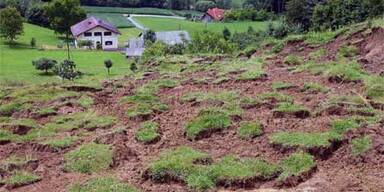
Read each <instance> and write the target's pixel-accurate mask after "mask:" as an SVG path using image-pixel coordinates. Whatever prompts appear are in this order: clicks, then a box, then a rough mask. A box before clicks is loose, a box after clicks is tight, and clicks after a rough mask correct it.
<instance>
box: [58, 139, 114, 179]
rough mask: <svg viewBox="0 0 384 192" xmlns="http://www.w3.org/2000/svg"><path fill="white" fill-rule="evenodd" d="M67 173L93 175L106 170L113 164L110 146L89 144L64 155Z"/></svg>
mask: <svg viewBox="0 0 384 192" xmlns="http://www.w3.org/2000/svg"><path fill="white" fill-rule="evenodd" d="M64 160H65V164H64V168H65V170H67V171H73V172H80V173H93V172H99V171H103V170H106V169H107V168H108V167H109V165H110V164H111V163H112V150H111V149H110V146H109V145H103V144H96V143H88V144H83V145H81V146H80V147H79V148H77V149H75V150H72V151H70V152H68V153H67V154H65V155H64Z"/></svg>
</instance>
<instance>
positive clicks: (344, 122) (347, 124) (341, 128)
mask: <svg viewBox="0 0 384 192" xmlns="http://www.w3.org/2000/svg"><path fill="white" fill-rule="evenodd" d="M331 127H332V131H334V132H335V133H337V134H344V133H346V132H347V131H349V130H352V129H357V128H359V127H360V124H359V123H358V122H357V121H356V120H355V119H353V118H347V119H337V120H333V121H332V122H331Z"/></svg>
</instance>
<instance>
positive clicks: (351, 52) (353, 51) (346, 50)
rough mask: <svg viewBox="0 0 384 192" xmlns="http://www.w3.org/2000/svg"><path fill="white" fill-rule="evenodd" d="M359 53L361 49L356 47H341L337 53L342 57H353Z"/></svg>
mask: <svg viewBox="0 0 384 192" xmlns="http://www.w3.org/2000/svg"><path fill="white" fill-rule="evenodd" d="M358 53H359V49H358V48H357V47H355V46H352V45H350V46H346V45H344V46H341V47H340V48H339V50H338V52H337V54H338V55H339V56H342V57H353V56H356V55H357V54H358Z"/></svg>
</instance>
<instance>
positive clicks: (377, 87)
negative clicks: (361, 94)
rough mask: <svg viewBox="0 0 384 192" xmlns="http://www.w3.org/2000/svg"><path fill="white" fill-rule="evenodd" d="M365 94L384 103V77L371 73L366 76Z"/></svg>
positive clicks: (375, 100)
mask: <svg viewBox="0 0 384 192" xmlns="http://www.w3.org/2000/svg"><path fill="white" fill-rule="evenodd" d="M364 86H365V95H366V96H367V97H369V98H370V99H372V100H373V101H374V102H377V103H384V77H379V76H374V75H369V76H366V77H365V78H364Z"/></svg>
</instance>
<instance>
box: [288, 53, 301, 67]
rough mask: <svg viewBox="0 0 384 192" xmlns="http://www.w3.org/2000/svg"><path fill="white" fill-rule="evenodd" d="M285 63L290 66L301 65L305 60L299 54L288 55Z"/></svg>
mask: <svg viewBox="0 0 384 192" xmlns="http://www.w3.org/2000/svg"><path fill="white" fill-rule="evenodd" d="M284 63H285V64H287V65H289V66H295V65H301V64H303V63H304V60H303V58H302V57H300V56H297V55H288V56H287V57H285V58H284Z"/></svg>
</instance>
